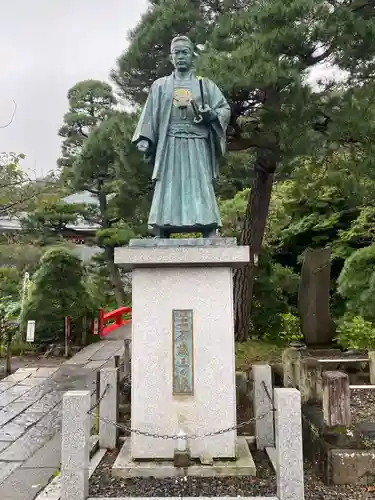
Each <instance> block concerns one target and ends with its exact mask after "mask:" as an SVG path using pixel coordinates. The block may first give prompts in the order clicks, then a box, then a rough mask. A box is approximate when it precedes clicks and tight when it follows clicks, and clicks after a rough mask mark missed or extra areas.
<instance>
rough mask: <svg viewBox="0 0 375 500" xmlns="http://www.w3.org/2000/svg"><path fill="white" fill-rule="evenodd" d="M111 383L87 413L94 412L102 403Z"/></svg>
mask: <svg viewBox="0 0 375 500" xmlns="http://www.w3.org/2000/svg"><path fill="white" fill-rule="evenodd" d="M109 387H110V386H109V384H107V385H106V386H105V388H104V391H103V393H102V395H101V396H100V397H99V398H98V399H97V401H96V402H95V403H94V404H93V405H92V406H91V408H90V409H89V411H88V412H87V414H88V415H89V414H92V412H93V411H94V410H95V409H96V408H98V406H99V405H100V403H101V402H102V400H103V398H104V396H105V395H106V393H107V392H108V389H109Z"/></svg>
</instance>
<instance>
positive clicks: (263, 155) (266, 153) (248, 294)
mask: <svg viewBox="0 0 375 500" xmlns="http://www.w3.org/2000/svg"><path fill="white" fill-rule="evenodd" d="M280 123H281V94H280V90H279V89H278V88H277V87H267V88H265V89H264V100H263V110H262V124H261V125H262V130H263V132H262V134H263V135H264V141H263V146H262V147H259V148H258V149H257V153H256V158H255V164H254V180H253V185H252V188H251V191H250V195H249V201H248V205H247V209H246V215H245V221H244V226H243V229H242V233H241V237H240V244H241V245H248V246H250V263H249V265H247V266H245V267H243V268H242V269H241V268H240V269H237V270H236V271H235V273H234V319H235V338H236V340H237V341H239V342H243V341H244V340H246V338H247V336H248V333H249V326H250V312H251V301H252V298H253V289H254V281H255V277H256V270H257V267H256V265H257V261H258V257H259V253H260V251H261V247H262V241H263V236H264V232H265V229H266V223H267V216H268V210H269V205H270V200H271V192H272V183H273V177H274V173H275V170H276V167H277V164H278V162H279V159H280ZM254 257H255V259H254Z"/></svg>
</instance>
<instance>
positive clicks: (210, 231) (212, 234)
mask: <svg viewBox="0 0 375 500" xmlns="http://www.w3.org/2000/svg"><path fill="white" fill-rule="evenodd" d="M202 236H203V238H216V236H217V234H216V229H208V230H206V231H202Z"/></svg>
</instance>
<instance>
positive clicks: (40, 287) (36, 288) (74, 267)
mask: <svg viewBox="0 0 375 500" xmlns="http://www.w3.org/2000/svg"><path fill="white" fill-rule="evenodd" d="M85 277H86V276H85V269H84V267H83V264H82V261H81V260H80V259H79V257H77V256H76V255H74V254H72V253H71V252H70V251H69V250H67V249H66V248H64V247H56V248H52V249H50V250H48V251H47V252H46V253H45V254H44V255H43V257H42V258H41V260H40V267H39V269H38V270H37V272H36V273H35V275H34V277H33V280H32V281H33V283H32V286H31V288H30V292H29V297H28V299H27V300H26V303H25V306H24V310H23V312H22V317H21V319H22V321H23V323H24V324H25V323H26V321H27V320H35V321H36V330H35V334H36V340H37V342H40V343H45V342H52V341H62V340H63V339H64V324H65V317H66V316H69V317H70V318H71V325H72V337H73V340H74V335H75V333H76V329H77V328H78V329H80V328H81V324H82V322H81V319H82V318H83V317H84V316H86V317H87V318H94V317H95V315H96V314H97V307H96V306H95V304H94V302H93V300H92V298H91V296H90V294H89V293H88V291H87V288H86V284H85ZM77 333H78V332H77Z"/></svg>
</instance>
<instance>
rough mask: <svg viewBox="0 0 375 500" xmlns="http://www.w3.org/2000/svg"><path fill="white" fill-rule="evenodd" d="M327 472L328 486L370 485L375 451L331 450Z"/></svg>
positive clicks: (374, 469)
mask: <svg viewBox="0 0 375 500" xmlns="http://www.w3.org/2000/svg"><path fill="white" fill-rule="evenodd" d="M328 472H329V474H328V478H327V479H328V482H329V484H355V485H357V486H359V485H367V484H371V483H372V482H373V478H374V476H375V450H368V451H365V450H348V449H347V450H342V449H334V450H331V451H330V460H329V471H328ZM369 481H371V483H369ZM370 498H371V497H369V500H370Z"/></svg>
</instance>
